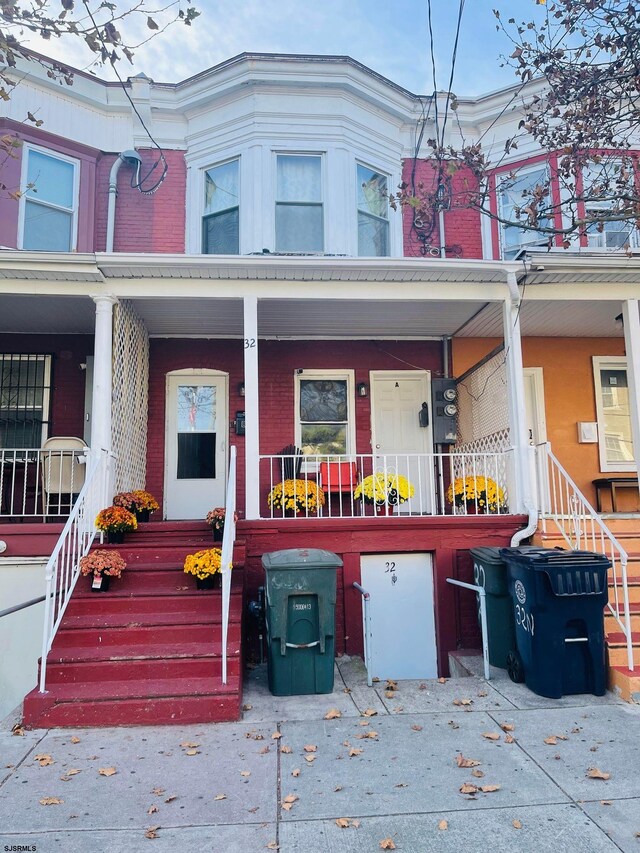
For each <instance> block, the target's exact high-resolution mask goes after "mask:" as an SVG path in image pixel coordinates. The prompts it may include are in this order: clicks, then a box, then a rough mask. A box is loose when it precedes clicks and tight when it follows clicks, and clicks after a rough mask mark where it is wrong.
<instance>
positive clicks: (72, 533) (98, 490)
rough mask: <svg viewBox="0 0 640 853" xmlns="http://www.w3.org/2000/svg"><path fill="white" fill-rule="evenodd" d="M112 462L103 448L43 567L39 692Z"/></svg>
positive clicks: (106, 490) (91, 536) (101, 503)
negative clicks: (42, 626)
mask: <svg viewBox="0 0 640 853" xmlns="http://www.w3.org/2000/svg"><path fill="white" fill-rule="evenodd" d="M111 464H112V455H111V454H110V453H108V452H107V451H106V450H103V451H101V452H100V455H99V456H98V458H97V459H94V460H93V462H92V465H91V467H90V469H89V473H88V474H87V477H86V480H85V483H84V486H83V487H82V490H81V492H80V494H79V496H78V500H77V501H76V502H75V504H74V506H73V509H72V510H71V514H70V515H69V518H68V519H67V523H66V524H65V526H64V529H63V530H62V533H61V534H60V538H59V539H58V541H57V543H56V546H55V548H54V549H53V552H52V553H51V556H50V557H49V561H48V562H47V565H46V568H45V578H46V582H47V587H46V592H45V605H44V630H43V634H42V660H41V664H40V692H41V693H44V691H45V686H46V675H47V655H48V653H49V651H50V649H51V644H52V643H53V638H54V637H55V635H56V631H57V630H58V627H59V625H60V622H61V621H62V617H63V615H64V612H65V610H66V607H67V604H68V603H69V599H70V598H71V593H72V592H73V589H74V587H75V585H76V581H77V580H78V575H79V573H80V568H79V566H80V560H81V559H82V557H84V556H85V554H88V553H89V549H90V548H91V545H92V543H93V540H94V539H95V536H96V528H95V523H94V522H95V517H96V514H97V513H98V511H99V510H100V508H101V507H103V506H107V504H108V501H109V497H108V495H109V491H110V490H109V484H110V479H111V478H110V466H111Z"/></svg>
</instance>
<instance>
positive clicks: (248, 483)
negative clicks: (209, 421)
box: [244, 296, 260, 519]
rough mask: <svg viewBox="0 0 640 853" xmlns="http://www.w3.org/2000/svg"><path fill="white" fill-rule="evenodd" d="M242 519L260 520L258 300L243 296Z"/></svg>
mask: <svg viewBox="0 0 640 853" xmlns="http://www.w3.org/2000/svg"><path fill="white" fill-rule="evenodd" d="M244 405H245V440H244V452H245V475H244V476H245V518H248V519H255V518H260V421H259V402H258V298H257V296H245V297H244Z"/></svg>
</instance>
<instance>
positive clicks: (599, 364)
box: [592, 355, 638, 473]
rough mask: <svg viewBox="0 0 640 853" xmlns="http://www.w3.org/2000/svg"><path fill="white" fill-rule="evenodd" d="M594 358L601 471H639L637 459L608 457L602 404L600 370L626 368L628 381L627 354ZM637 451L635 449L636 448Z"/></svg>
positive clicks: (595, 356)
mask: <svg viewBox="0 0 640 853" xmlns="http://www.w3.org/2000/svg"><path fill="white" fill-rule="evenodd" d="M592 360H593V384H594V389H595V398H596V419H597V421H598V454H599V459H600V471H601V472H602V473H608V472H618V471H637V470H638V468H637V465H636V463H635V461H633V462H632V461H629V462H610V461H609V460H608V459H607V447H606V436H605V429H604V422H605V421H604V407H603V405H602V386H601V382H600V371H601V370H603V369H605V370H606V369H608V370H625V371H627V381H628V378H629V373H628V368H627V359H626V357H625V356H614V355H594V356H592ZM634 452H635V450H634Z"/></svg>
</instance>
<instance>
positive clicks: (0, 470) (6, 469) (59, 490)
mask: <svg viewBox="0 0 640 853" xmlns="http://www.w3.org/2000/svg"><path fill="white" fill-rule="evenodd" d="M88 450H89V448H86V449H84V450H82V449H78V450H72V449H62V450H58V449H52V450H42V449H41V448H31V447H29V448H2V449H0V521H1V520H2V519H3V518H5V519H6V518H10V517H16V518H25V517H27V518H28V517H33V518H35V517H38V516H40V517H42V518H46V517H47V516H68V515H69V513H70V511H71V507H72V506H73V504H74V501H75V499H76V497H77V496H78V494H79V493H80V491H81V490H82V487H83V485H84V481H85V475H86V459H87V452H88Z"/></svg>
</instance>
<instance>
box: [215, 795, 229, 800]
mask: <svg viewBox="0 0 640 853" xmlns="http://www.w3.org/2000/svg"><path fill="white" fill-rule="evenodd" d="M213 799H214V800H226V799H227V795H226V794H216V795H215V797H214V798H213Z"/></svg>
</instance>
